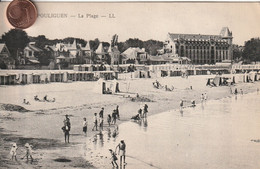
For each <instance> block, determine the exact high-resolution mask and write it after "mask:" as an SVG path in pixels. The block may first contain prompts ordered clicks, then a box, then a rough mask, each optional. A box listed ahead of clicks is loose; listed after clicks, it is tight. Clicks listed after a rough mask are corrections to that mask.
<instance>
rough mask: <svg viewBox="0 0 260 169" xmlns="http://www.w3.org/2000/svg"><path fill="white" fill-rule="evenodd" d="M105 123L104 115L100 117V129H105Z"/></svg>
mask: <svg viewBox="0 0 260 169" xmlns="http://www.w3.org/2000/svg"><path fill="white" fill-rule="evenodd" d="M103 124H104V119H103V117H101V116H100V117H99V130H100V131H102V130H103Z"/></svg>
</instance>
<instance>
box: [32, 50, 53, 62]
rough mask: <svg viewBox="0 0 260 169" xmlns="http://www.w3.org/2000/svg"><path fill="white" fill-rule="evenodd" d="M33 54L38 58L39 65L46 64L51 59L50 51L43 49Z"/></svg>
mask: <svg viewBox="0 0 260 169" xmlns="http://www.w3.org/2000/svg"><path fill="white" fill-rule="evenodd" d="M35 56H36V57H37V58H38V60H39V62H40V65H44V66H48V65H49V64H50V61H51V59H52V58H51V52H50V51H47V50H43V51H42V52H40V53H35Z"/></svg>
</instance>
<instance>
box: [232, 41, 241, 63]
mask: <svg viewBox="0 0 260 169" xmlns="http://www.w3.org/2000/svg"><path fill="white" fill-rule="evenodd" d="M242 48H243V47H242V46H238V45H233V46H232V49H233V60H234V61H235V62H239V61H241V60H242V53H243V51H242Z"/></svg>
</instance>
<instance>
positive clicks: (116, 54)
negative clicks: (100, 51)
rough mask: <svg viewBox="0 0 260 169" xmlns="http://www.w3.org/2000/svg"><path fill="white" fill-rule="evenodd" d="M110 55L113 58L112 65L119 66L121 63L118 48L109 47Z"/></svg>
mask: <svg viewBox="0 0 260 169" xmlns="http://www.w3.org/2000/svg"><path fill="white" fill-rule="evenodd" d="M108 53H109V55H110V58H111V65H118V64H119V63H120V51H119V50H118V47H117V46H114V47H109V49H108Z"/></svg>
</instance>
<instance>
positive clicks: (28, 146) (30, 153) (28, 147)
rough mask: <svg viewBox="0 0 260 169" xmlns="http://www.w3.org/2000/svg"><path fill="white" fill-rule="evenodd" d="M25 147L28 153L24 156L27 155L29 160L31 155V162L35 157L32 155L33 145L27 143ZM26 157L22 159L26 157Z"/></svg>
mask: <svg viewBox="0 0 260 169" xmlns="http://www.w3.org/2000/svg"><path fill="white" fill-rule="evenodd" d="M24 146H25V149H26V154H25V156H24V157H26V159H27V162H28V160H29V157H30V158H31V162H32V161H33V157H32V147H31V146H30V144H29V143H26V144H25V145H24ZM24 157H23V158H22V159H24Z"/></svg>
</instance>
